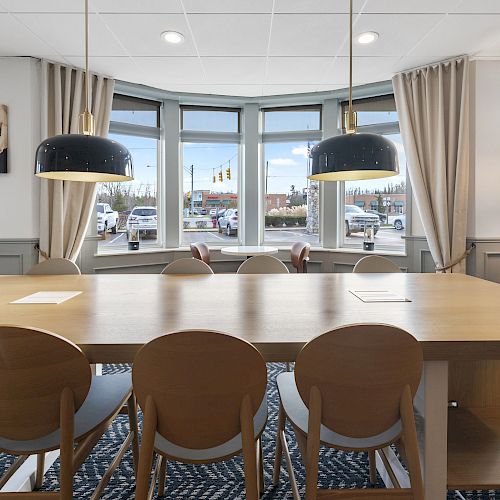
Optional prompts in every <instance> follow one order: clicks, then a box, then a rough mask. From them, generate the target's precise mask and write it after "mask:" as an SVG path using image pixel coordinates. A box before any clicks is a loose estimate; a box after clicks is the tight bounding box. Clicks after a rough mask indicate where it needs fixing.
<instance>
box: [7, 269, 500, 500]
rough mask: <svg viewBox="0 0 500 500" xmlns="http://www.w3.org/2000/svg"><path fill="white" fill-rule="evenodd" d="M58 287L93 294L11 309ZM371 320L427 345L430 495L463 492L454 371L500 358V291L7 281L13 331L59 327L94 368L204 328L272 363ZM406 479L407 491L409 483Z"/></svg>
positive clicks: (282, 278) (416, 277) (108, 278)
mask: <svg viewBox="0 0 500 500" xmlns="http://www.w3.org/2000/svg"><path fill="white" fill-rule="evenodd" d="M49 290H50V291H62V290H66V291H81V292H83V293H82V294H80V295H78V296H76V297H74V298H73V299H71V300H69V301H67V302H64V303H62V304H59V305H47V304H30V305H27V304H22V305H21V304H10V302H12V301H14V300H16V299H19V298H21V297H24V296H27V295H29V294H32V293H34V292H38V291H49ZM350 290H390V291H392V292H395V293H396V294H400V295H402V296H404V297H406V298H407V299H409V301H408V302H383V303H365V302H362V301H361V300H360V299H358V298H357V297H355V296H354V295H353V294H352V293H350ZM363 322H370V323H373V322H377V323H387V324H392V325H396V326H398V327H401V328H403V329H405V330H407V331H408V332H410V333H411V334H413V335H414V336H415V337H416V338H417V340H418V341H419V342H420V343H421V345H422V348H423V352H424V358H425V369H424V375H423V378H422V383H421V387H420V389H419V393H418V395H417V398H416V406H417V407H418V409H419V410H420V411H421V413H423V415H424V423H423V431H424V432H423V473H424V483H425V492H426V500H438V499H445V498H446V490H447V485H450V484H453V487H457V488H458V487H460V481H458V483H457V480H456V479H453V480H451V482H450V478H449V474H450V472H449V470H448V471H447V467H448V463H447V462H448V459H449V460H450V461H451V462H453V460H455V458H453V457H450V458H449V457H448V451H447V450H448V442H447V434H448V432H447V431H448V364H449V362H450V361H454V360H462V361H463V360H484V359H489V360H494V359H500V285H498V284H495V283H491V282H487V281H484V280H480V279H477V278H473V277H469V276H463V275H452V274H390V275H389V274H290V275H236V274H219V275H204V276H167V275H153V274H148V275H144V274H143V275H139V274H128V275H123V274H99V275H84V276H0V323H1V324H16V325H23V326H33V327H37V328H42V329H46V330H49V331H52V332H55V333H57V334H59V335H62V336H63V337H65V338H67V339H69V340H71V341H72V342H74V343H75V344H77V345H78V346H79V347H80V348H81V349H82V350H83V351H84V352H85V353H86V355H87V357H88V359H89V361H90V362H92V363H122V362H131V361H133V359H134V355H135V353H136V352H137V350H138V349H139V348H140V347H141V346H142V345H143V344H145V343H146V342H148V341H150V340H152V339H153V338H155V337H157V336H159V335H161V334H164V333H167V332H172V331H175V330H185V329H193V328H207V329H213V330H219V331H223V332H227V333H230V334H232V335H235V336H238V337H241V338H243V339H245V340H247V341H249V342H251V343H252V344H253V345H254V346H255V347H256V348H257V349H259V351H260V352H261V353H262V355H263V356H264V358H265V359H266V360H267V361H293V360H294V359H295V357H296V355H297V353H298V352H299V350H300V349H301V347H302V346H303V345H304V344H305V343H306V342H307V341H309V340H310V339H312V338H313V337H315V336H317V335H320V334H321V333H324V332H326V331H328V330H331V329H333V328H335V327H338V326H341V325H346V324H353V323H363ZM497 420H498V419H497ZM498 434H499V435H500V432H499V433H498ZM456 446H457V445H456V443H454V444H453V449H454V450H455V448H456ZM455 451H456V450H455ZM465 451H467V450H465ZM490 451H491V450H490ZM458 455H460V457H461V458H458V459H457V460H459V461H460V460H464V455H463V453H462V454H460V450H459V452H457V456H458ZM498 455H499V456H500V449H499V450H498ZM465 460H470V458H467V456H465ZM462 466H464V464H460V463H459V464H458V467H459V469H460V467H462ZM454 467H455V466H454ZM470 467H473V464H472V463H471V464H470ZM467 468H468V464H465V466H464V470H465V469H467ZM490 469H491V467H490ZM494 472H495V471H491V470H490V471H489V473H490V476H491V474H492V473H494ZM398 474H400V476H398V478H399V481H400V483H401V485H402V486H403V485H404V483H405V481H406V480H407V479H406V478H405V475H404V472H403V471H402V470H401V471H399V472H398ZM451 474H453V471H452V472H451ZM387 481H389V483H390V482H391V480H390V479H387ZM478 481H479V480H478ZM488 481H489V483H491V478H490V479H489V480H488ZM455 483H456V484H455ZM489 483H488V484H487V486H488V487H494V486H495V485H494V484H489ZM498 483H499V484H500V469H499V477H498ZM466 484H467V483H464V487H465V486H466ZM481 485H482V483H481V482H478V483H477V484H475V487H481Z"/></svg>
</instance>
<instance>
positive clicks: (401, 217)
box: [393, 214, 406, 231]
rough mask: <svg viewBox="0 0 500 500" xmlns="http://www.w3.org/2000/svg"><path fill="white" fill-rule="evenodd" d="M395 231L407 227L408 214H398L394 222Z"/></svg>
mask: <svg viewBox="0 0 500 500" xmlns="http://www.w3.org/2000/svg"><path fill="white" fill-rule="evenodd" d="M393 225H394V229H396V230H398V231H401V230H402V229H404V228H405V227H406V214H398V215H396V217H395V218H394V221H393Z"/></svg>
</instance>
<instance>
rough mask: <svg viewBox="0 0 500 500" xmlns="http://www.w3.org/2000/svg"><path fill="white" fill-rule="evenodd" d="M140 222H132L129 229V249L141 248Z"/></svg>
mask: <svg viewBox="0 0 500 500" xmlns="http://www.w3.org/2000/svg"><path fill="white" fill-rule="evenodd" d="M139 240H140V238H139V224H138V223H137V222H131V223H130V225H129V229H128V249H129V250H139V242H140V241H139Z"/></svg>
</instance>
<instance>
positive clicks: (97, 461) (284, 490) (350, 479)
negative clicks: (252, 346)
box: [0, 363, 500, 500]
mask: <svg viewBox="0 0 500 500" xmlns="http://www.w3.org/2000/svg"><path fill="white" fill-rule="evenodd" d="M127 370H130V367H129V366H128V365H105V366H104V367H103V375H105V374H107V373H119V372H123V371H127ZM284 370H285V365H284V364H282V363H269V364H268V378H269V382H268V404H269V419H268V423H267V427H266V429H265V431H264V434H263V436H262V444H263V452H264V474H265V482H266V488H265V492H264V495H263V496H262V499H263V500H270V499H284V500H285V499H291V498H292V494H291V491H290V486H289V483H288V476H287V473H286V468H285V465H284V460H283V463H282V469H281V480H280V484H279V485H278V486H276V487H274V486H273V485H272V473H273V462H274V449H275V436H276V425H277V414H278V405H279V401H278V391H277V388H276V382H275V380H276V376H277V375H278V374H279V373H280V372H281V371H284ZM127 431H128V419H127V416H126V415H119V416H118V417H117V418H116V419H115V422H114V424H113V425H112V426H111V428H110V429H109V430H108V432H107V433H106V434H105V435H104V436H103V438H102V439H101V441H100V442H99V444H98V445H97V446H96V448H95V449H94V450H93V453H92V454H91V455H90V457H89V458H88V459H87V460H86V461H85V463H84V464H83V465H82V467H81V468H80V469H79V471H78V472H77V474H76V476H75V481H74V492H75V495H74V496H75V498H77V499H85V498H89V497H90V495H91V494H92V492H93V490H94V488H95V487H96V485H97V483H98V482H99V479H100V478H101V476H102V475H103V474H104V471H105V470H106V468H107V466H108V464H109V463H110V462H111V460H112V458H113V456H114V454H115V453H116V450H117V449H118V447H119V445H120V444H121V442H122V441H123V439H124V437H125V436H126V434H127ZM287 433H288V438H289V439H288V440H289V443H290V452H291V454H292V460H293V463H294V468H295V471H296V477H297V482H298V484H299V488H300V493H301V495H302V496H303V495H304V484H305V474H304V468H303V465H302V461H301V458H300V454H299V451H298V448H297V445H296V443H295V440H294V438H293V433H292V432H291V431H290V430H288V431H287ZM12 460H13V458H12V457H11V456H9V455H5V454H3V455H2V454H0V475H1V474H3V471H4V470H6V467H8V465H9V464H10V463H12ZM58 477H59V462H58V461H56V462H55V463H54V465H53V466H52V467H51V468H50V470H49V471H48V472H47V474H46V475H45V480H44V483H43V487H42V489H43V490H47V491H50V490H57V489H58ZM319 486H320V487H322V488H366V487H369V471H368V459H367V455H366V453H355V452H343V451H336V450H331V449H327V448H324V449H322V450H321V453H320V465H319ZM377 486H378V487H383V483H382V481H381V480H380V478H379V484H378V485H377ZM462 495H463V496H464V498H466V499H467V500H472V499H474V500H476V499H477V500H486V499H488V500H491V499H499V500H500V491H498V492H495V491H470V492H462ZM102 498H104V499H113V500H128V499H132V498H134V469H133V462H132V454H131V452H130V450H129V451H127V453H126V454H125V456H124V458H123V460H122V462H121V464H120V465H119V467H118V468H117V470H116V471H115V473H114V474H113V477H112V478H111V480H110V482H109V484H108V486H107V487H106V490H105V491H104V494H103V496H102ZM155 498H160V497H155ZM164 498H167V499H176V500H177V499H190V500H195V499H197V500H208V499H210V500H244V498H245V484H244V475H243V460H242V459H241V457H235V458H234V459H231V460H228V461H226V462H219V463H214V464H205V465H187V464H180V463H177V462H171V461H169V462H168V465H167V489H166V496H165V497H164ZM453 498H456V496H455V494H454V492H449V494H448V500H450V499H453Z"/></svg>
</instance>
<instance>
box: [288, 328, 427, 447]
mask: <svg viewBox="0 0 500 500" xmlns="http://www.w3.org/2000/svg"><path fill="white" fill-rule="evenodd" d="M421 373H422V349H421V347H420V345H419V343H418V342H417V340H416V339H415V338H414V337H413V336H411V335H410V334H409V333H408V332H405V331H404V330H401V329H399V328H396V327H395V326H389V325H378V324H360V325H350V326H345V327H342V328H338V329H336V330H332V331H330V332H327V333H325V334H323V335H320V336H319V337H316V338H315V339H313V340H311V341H310V342H308V343H307V344H306V345H305V346H304V347H303V348H302V350H301V351H300V353H299V354H298V356H297V360H296V363H295V380H296V383H297V387H298V390H299V393H300V396H301V398H302V400H303V401H304V403H305V404H306V406H309V393H310V390H311V388H312V387H314V386H315V387H317V388H318V389H319V391H320V393H321V415H322V417H321V421H322V423H323V424H324V425H326V426H327V427H329V428H330V429H332V430H333V431H335V432H337V433H339V434H342V435H344V436H350V437H358V438H362V437H368V436H375V435H377V434H379V433H381V432H384V431H386V430H387V429H389V428H390V427H391V426H392V425H394V424H395V423H396V422H397V421H398V419H399V418H400V411H399V410H400V401H401V396H402V394H403V390H404V388H405V387H406V386H407V385H409V386H410V389H411V392H412V396H414V395H415V393H416V391H417V388H418V385H419V382H420V376H421Z"/></svg>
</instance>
